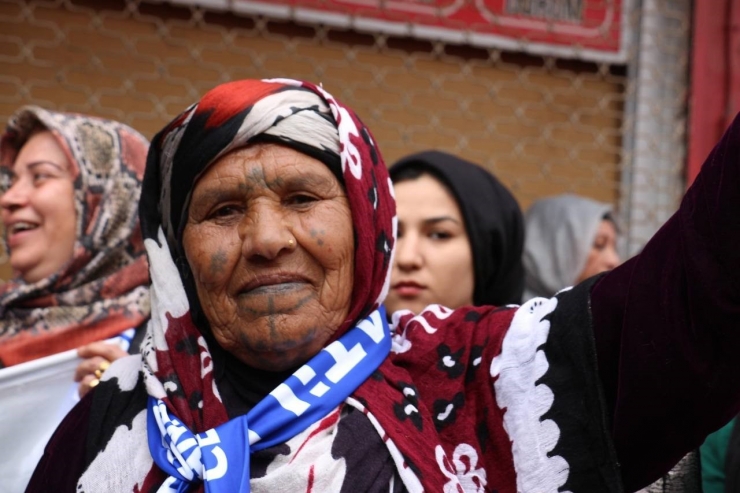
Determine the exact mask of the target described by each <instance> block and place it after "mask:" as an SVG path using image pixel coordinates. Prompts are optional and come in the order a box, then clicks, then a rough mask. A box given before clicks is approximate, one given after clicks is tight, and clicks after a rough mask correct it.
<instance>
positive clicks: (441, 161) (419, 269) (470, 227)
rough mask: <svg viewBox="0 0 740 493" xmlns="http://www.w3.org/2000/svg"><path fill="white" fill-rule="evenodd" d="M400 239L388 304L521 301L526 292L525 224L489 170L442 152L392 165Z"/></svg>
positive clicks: (414, 305)
mask: <svg viewBox="0 0 740 493" xmlns="http://www.w3.org/2000/svg"><path fill="white" fill-rule="evenodd" d="M390 175H391V180H393V183H394V187H395V193H396V201H397V211H398V243H397V249H396V256H395V261H394V266H393V275H392V281H391V290H390V292H389V293H388V298H387V300H386V306H387V307H388V312H389V313H392V312H394V311H396V310H399V309H410V310H411V311H413V312H416V313H418V312H420V311H421V310H422V309H423V308H424V307H426V306H427V305H428V304H432V303H435V304H441V305H444V306H447V307H449V308H459V307H460V306H464V305H476V306H481V305H496V306H502V305H508V304H513V303H519V302H520V301H521V299H522V292H523V290H524V268H523V266H522V261H521V256H522V248H523V244H524V221H523V219H522V213H521V210H520V209H519V205H518V204H517V201H516V199H514V197H513V195H512V194H511V192H509V190H508V189H507V188H506V187H505V186H504V185H502V184H501V183H500V182H499V181H498V180H497V179H496V178H495V177H494V176H493V175H492V174H491V173H489V172H488V171H486V170H485V169H483V168H482V167H480V166H477V165H475V164H473V163H471V162H469V161H466V160H464V159H461V158H459V157H457V156H453V155H451V154H447V153H445V152H441V151H424V152H420V153H417V154H412V155H410V156H407V157H405V158H403V159H401V160H400V161H398V162H397V163H396V164H394V165H393V166H391V168H390Z"/></svg>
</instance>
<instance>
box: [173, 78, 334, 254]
mask: <svg viewBox="0 0 740 493" xmlns="http://www.w3.org/2000/svg"><path fill="white" fill-rule="evenodd" d="M258 89H259V92H257V94H253V96H255V98H256V99H251V100H250V99H249V98H248V97H245V94H244V93H247V96H248V95H249V93H250V91H251V92H252V93H254V92H255V91H256V90H258ZM268 89H269V90H268ZM239 97H241V98H242V100H241V101H239V100H238V98H239ZM257 143H274V144H279V145H282V146H285V147H289V148H291V149H293V150H295V151H298V152H300V153H301V154H305V155H308V156H310V157H312V158H315V159H317V160H319V161H321V162H323V163H324V164H326V165H327V166H328V167H329V168H330V169H332V172H333V173H334V174H335V176H337V178H339V179H340V182H341V164H340V160H339V152H340V142H339V132H338V129H337V125H336V122H335V120H334V117H333V116H332V113H331V110H330V108H329V106H328V104H327V102H326V101H325V100H324V99H323V98H322V97H321V96H319V95H318V94H316V93H315V92H313V91H311V90H308V89H307V88H304V87H295V86H282V85H278V84H268V83H265V82H259V81H252V82H250V83H249V84H227V85H225V86H219V88H217V89H215V90H214V91H211V92H210V93H208V94H206V95H205V96H204V97H203V99H202V100H201V101H200V102H198V103H197V104H196V105H194V106H192V107H191V108H189V109H188V110H186V112H185V113H183V115H181V116H180V117H179V118H178V119H176V120H175V122H173V124H171V125H170V126H169V127H168V129H166V130H165V132H164V134H163V135H162V136H161V148H160V156H159V168H160V169H159V173H160V177H161V182H162V188H161V190H160V197H159V209H160V211H161V221H162V225H163V227H164V230H165V232H166V235H167V238H168V242H170V244H178V243H179V238H181V235H182V230H183V228H184V225H185V222H186V217H187V211H188V207H189V204H190V200H191V196H192V192H193V189H194V188H195V185H196V183H197V182H198V180H199V179H200V177H201V176H203V174H204V173H205V172H206V171H207V170H208V169H210V167H211V166H213V164H214V163H216V162H217V161H219V160H220V159H221V158H223V157H224V156H226V155H228V154H230V153H231V152H234V151H236V150H238V149H241V148H244V147H247V146H250V145H253V144H257Z"/></svg>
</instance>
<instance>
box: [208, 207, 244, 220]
mask: <svg viewBox="0 0 740 493" xmlns="http://www.w3.org/2000/svg"><path fill="white" fill-rule="evenodd" d="M238 212H239V210H238V208H237V207H236V206H235V205H223V206H221V207H218V208H217V209H215V210H214V211H213V212H212V213H211V217H229V216H233V215H234V214H237V213H238Z"/></svg>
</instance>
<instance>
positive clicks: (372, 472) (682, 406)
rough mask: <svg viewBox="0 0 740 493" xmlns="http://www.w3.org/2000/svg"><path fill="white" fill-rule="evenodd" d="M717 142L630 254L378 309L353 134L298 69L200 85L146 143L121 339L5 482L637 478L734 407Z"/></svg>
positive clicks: (367, 206)
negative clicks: (137, 301) (143, 296)
mask: <svg viewBox="0 0 740 493" xmlns="http://www.w3.org/2000/svg"><path fill="white" fill-rule="evenodd" d="M739 150H740V121H739V122H737V123H736V124H735V126H733V128H732V129H731V131H730V133H729V134H728V136H727V137H726V139H725V140H724V141H723V142H722V144H721V146H720V148H719V150H718V151H717V152H716V153H715V154H714V155H713V156H712V158H710V160H709V161H708V164H707V166H706V167H705V169H704V171H702V175H701V176H700V178H699V179H698V180H697V183H701V185H699V186H695V187H693V188H692V189H691V190H690V191H689V193H688V194H687V197H686V199H685V202H684V205H682V210H681V211H679V213H678V214H677V215H676V216H674V218H672V219H671V221H670V222H669V223H668V224H667V225H666V227H665V228H664V230H663V231H662V232H661V234H659V235H658V236H657V237H656V238H655V239H654V240H653V241H652V242H651V243H649V244H648V245H647V246H646V247H645V249H644V250H643V252H642V253H641V254H640V256H639V257H638V258H637V262H639V265H636V264H635V260H633V261H632V263H628V264H626V265H624V266H621V267H618V268H616V269H614V270H613V271H612V272H610V273H609V274H607V275H605V276H603V277H601V278H598V279H591V280H590V281H587V282H584V283H582V284H580V285H578V286H576V287H575V288H573V289H572V290H569V291H566V292H563V293H560V294H559V295H557V296H556V297H553V298H549V299H543V298H538V299H535V300H532V301H529V302H527V303H525V304H523V305H522V306H521V307H517V306H506V307H496V306H491V305H485V306H476V307H470V306H463V307H459V308H457V309H455V310H451V309H447V308H444V307H440V306H438V305H432V306H430V307H428V308H426V309H424V310H423V311H421V313H420V314H418V315H414V314H412V313H410V312H405V313H404V312H397V313H396V314H395V315H394V316H393V317H392V321H391V323H390V324H389V323H388V321H387V318H386V313H385V311H384V309H383V306H382V303H383V301H384V300H385V298H386V294H387V292H388V289H389V286H390V273H391V269H392V265H393V264H392V257H393V249H394V247H395V241H396V226H397V224H396V217H395V206H394V199H393V191H392V188H391V187H392V186H391V183H390V180H389V176H388V171H387V169H386V167H385V165H384V163H383V159H382V157H381V154H380V151H379V150H378V148H377V145H376V143H375V140H374V139H373V137H372V135H371V134H370V132H369V131H368V129H367V128H366V127H365V126H364V125H363V124H362V122H361V121H360V120H359V118H358V117H357V116H356V115H355V114H354V113H353V112H352V111H351V110H350V109H349V108H347V107H345V106H343V105H342V104H341V103H340V102H338V101H337V100H336V99H335V98H333V97H332V96H331V95H330V94H328V93H327V92H326V91H325V90H324V89H322V88H321V87H319V86H316V85H314V84H311V83H307V82H300V81H294V80H287V79H279V80H262V81H260V80H246V81H237V82H230V83H227V84H223V85H220V86H218V87H216V88H214V89H212V90H211V91H209V92H208V93H206V94H205V95H204V96H203V98H202V99H201V100H200V101H199V102H198V103H197V104H195V105H192V106H191V107H189V108H188V109H186V110H185V112H184V113H182V114H181V115H180V116H178V117H177V118H176V119H175V120H173V121H172V122H171V123H170V124H169V125H168V126H167V127H165V128H164V129H163V130H162V131H161V132H160V133H159V134H157V136H155V138H154V140H153V143H152V147H151V148H150V152H149V156H148V160H147V170H146V173H145V178H144V185H143V191H142V200H141V204H140V215H141V223H142V231H143V234H144V237H145V244H146V248H147V254H148V256H149V259H150V273H151V278H152V290H151V291H152V318H151V320H150V323H149V325H148V328H147V337H146V339H145V341H144V343H143V345H142V354H141V355H138V356H130V357H127V358H122V359H119V360H117V361H116V362H114V363H113V364H112V365H111V367H110V369H109V370H108V371H106V372H105V374H104V375H103V379H102V382H101V384H100V385H99V386H98V387H97V388H96V389H95V391H94V392H91V393H90V394H89V395H88V396H86V397H85V398H84V399H83V400H82V401H81V402H80V404H79V405H78V406H77V407H76V408H75V409H74V410H73V411H72V412H71V413H70V414H69V415H68V416H67V418H65V420H64V422H62V424H61V425H60V427H59V428H58V430H57V432H56V433H55V435H54V437H53V438H52V440H51V441H50V443H49V444H48V445H47V448H46V455H45V456H44V458H42V460H41V462H40V463H39V465H38V467H37V469H36V472H35V474H34V477H33V480H32V482H31V484H30V485H29V488H28V490H27V491H29V492H37V491H39V492H40V491H60V492H76V491H107V492H124V491H125V492H131V491H164V490H167V491H180V492H184V491H195V490H197V491H207V492H221V491H224V492H232V491H240V492H246V491H255V492H272V491H291V492H292V491H327V492H335V491H336V492H340V491H390V492H393V493H397V492H403V491H411V492H421V491H435V492H436V491H474V492H478V493H482V492H483V491H500V492H507V493H508V492H515V491H520V492H537V493H541V492H553V493H555V492H557V491H565V490H567V491H572V492H574V493H579V492H593V491H599V492H615V493H616V492H620V491H624V490H629V491H634V490H635V489H637V488H639V487H640V486H642V485H644V484H647V482H649V480H652V479H655V478H657V476H659V475H660V474H662V473H663V472H664V471H665V470H667V469H668V468H669V467H670V466H671V465H672V464H671V463H672V462H674V461H675V460H678V458H680V457H681V456H682V455H683V454H684V453H685V452H686V451H687V450H689V449H690V448H692V447H695V446H696V442H697V441H700V440H701V438H702V437H703V436H704V435H705V434H706V433H707V432H708V431H710V430H712V429H714V428H716V427H717V426H719V425H721V423H722V422H723V420H726V419H729V417H731V416H732V415H733V414H736V412H737V408H738V407H739V406H740V384H738V381H740V368H738V366H737V365H734V366H733V364H734V362H735V360H736V353H737V351H736V350H734V348H736V347H737V346H738V345H740V332H738V331H737V327H736V323H735V321H734V319H733V317H732V314H733V313H736V312H737V310H738V309H739V308H738V306H737V300H738V299H739V298H740V293H738V288H737V285H736V284H733V282H734V281H733V280H731V279H728V278H727V275H726V273H728V272H736V271H737V270H738V269H740V252H738V249H737V248H735V244H736V243H737V241H740V224H738V217H737V215H736V211H737V209H738V207H740V187H738V186H737V185H738V183H740V176H739V175H740V161H738V158H737V156H738V155H740V152H739ZM475 181H476V180H473V181H472V183H475ZM478 181H480V180H478ZM438 191H439V190H438ZM707 194H711V196H712V197H713V199H712V200H706V199H707V197H706V195H707ZM461 203H462V202H461ZM687 208H688V209H690V211H691V213H690V214H686V213H685V212H686V210H685V209H687ZM461 209H463V211H462V214H463V216H465V215H466V212H465V210H464V209H465V206H464V205H463V206H462V207H461ZM432 214H433V220H432V223H433V224H436V223H437V222H438V221H437V220H438V219H440V217H441V218H443V221H447V222H452V223H453V224H454V223H455V221H457V222H458V223H459V222H460V218H459V215H456V214H455V211H447V212H444V213H443V214H442V216H439V214H440V213H439V212H438V211H436V212H433V213H432ZM697 215H703V218H698V217H697ZM469 217H476V216H469ZM450 218H452V221H450ZM697 220H698V222H695V221H697ZM421 222H422V223H424V222H425V221H424V220H422V221H421ZM440 222H441V221H440ZM409 224H410V223H405V224H404V229H403V231H402V235H403V237H405V238H408V237H409V232H410V229H409V227H408V226H409ZM707 224H712V227H711V229H709V230H705V229H702V228H703V227H704V226H705V225H707ZM438 226H439V225H438ZM717 228H720V229H717ZM687 230H690V231H691V232H692V233H691V234H687V235H685V236H684V237H682V238H683V240H684V241H686V242H689V243H690V245H688V246H686V245H683V244H682V242H680V241H677V237H679V236H681V235H682V234H683V233H684V232H686V231H687ZM434 231H435V233H434V234H433V235H431V236H434V237H435V238H439V237H442V236H444V235H440V234H438V233H440V232H442V233H445V234H449V235H451V236H452V235H453V234H457V235H461V234H462V229H458V230H456V231H452V230H450V231H447V232H445V231H442V230H441V229H440V231H437V230H434ZM473 231H474V230H473V229H472V228H470V227H469V223H466V229H465V232H466V233H467V234H468V235H472V234H473ZM486 231H487V230H486ZM714 234H719V235H720V236H721V237H722V238H723V239H724V242H716V241H704V240H705V239H706V237H707V236H708V235H710V236H711V235H714ZM412 236H413V235H412ZM709 250H711V251H709ZM687 251H688V252H691V254H692V256H686V255H685V252H687ZM399 253H400V252H399ZM694 256H699V257H700V258H699V260H698V262H700V263H701V264H702V265H703V266H704V267H705V268H701V269H697V268H696V265H695V257H694ZM460 258H463V259H464V258H465V255H462V256H461V257H460ZM467 261H468V262H469V256H468V257H467ZM716 261H720V263H721V266H722V268H721V269H720V268H715V267H718V265H716V264H715V263H713V262H716ZM707 263H708V264H707ZM706 265H710V266H712V267H713V268H712V269H707V268H706ZM479 268H480V267H479V266H478V265H476V275H477V270H478V269H479ZM656 272H660V273H661V276H656V275H655V274H656ZM687 283H691V285H692V289H691V290H689V289H686V284H687ZM702 286H712V288H711V289H708V290H702V289H701V287H702ZM718 286H719V287H720V288H719V289H717V287H718ZM470 287H471V286H470V283H469V282H468V283H467V284H466V285H465V286H462V285H461V286H460V288H461V293H458V294H459V296H460V298H461V299H465V300H467V299H469V298H470V297H471V293H470V291H471V289H470ZM484 287H485V288H487V287H488V285H485V286H484ZM481 292H482V293H483V294H487V293H489V291H488V290H487V289H483V290H482V291H481ZM472 298H473V301H474V302H478V301H477V300H479V299H485V298H478V284H477V281H476V285H475V288H474V290H473V293H472ZM658 300H660V302H658ZM666 300H670V302H667V301H666ZM708 305H709V306H711V308H709V309H705V307H706V306H708ZM636 315H637V316H636ZM656 318H657V319H660V320H663V323H657V321H656ZM645 334H649V335H650V337H651V340H650V341H649V343H648V344H646V343H645V341H644V340H643V339H642V338H643V337H644V335H645ZM686 339H690V340H691V343H690V344H689V343H688V342H687V341H686ZM698 339H701V341H698ZM614 340H616V341H618V342H616V343H613V342H612V341H614ZM697 342H699V343H697ZM646 348H647V349H649V350H650V351H652V352H656V351H659V352H661V356H660V357H652V358H644V357H643V353H642V352H643V351H645V350H646ZM692 351H693V352H692ZM687 358H688V359H692V362H691V363H692V364H689V362H687ZM625 360H630V361H631V363H632V364H627V365H624V364H622V363H623V362H624V361H625ZM697 361H698V362H699V363H697ZM597 362H598V364H597ZM707 362H711V363H712V364H707ZM705 369H706V370H705ZM719 369H721V370H719ZM634 372H636V373H634ZM645 375H650V377H651V378H650V379H646V378H645ZM687 386H689V387H690V390H691V391H690V392H687V389H686V387H687ZM616 389H619V392H617V391H616ZM659 390H660V391H659ZM645 429H649V430H650V431H651V433H649V434H647V433H644V430H645ZM676 430H681V432H680V433H679V432H676ZM123 465H125V467H122V466H123Z"/></svg>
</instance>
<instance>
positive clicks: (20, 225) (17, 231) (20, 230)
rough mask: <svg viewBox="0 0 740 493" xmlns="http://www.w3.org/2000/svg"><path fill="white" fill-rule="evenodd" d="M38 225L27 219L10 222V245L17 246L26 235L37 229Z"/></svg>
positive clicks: (8, 232) (8, 227)
mask: <svg viewBox="0 0 740 493" xmlns="http://www.w3.org/2000/svg"><path fill="white" fill-rule="evenodd" d="M38 227H39V225H38V224H36V223H31V222H26V221H18V222H15V223H12V224H9V225H8V226H7V229H8V230H7V238H8V246H9V247H11V248H12V247H14V246H17V245H18V244H19V243H20V242H22V241H23V239H24V238H25V237H26V236H28V235H29V234H30V233H31V232H33V231H35V230H36V229H37V228H38Z"/></svg>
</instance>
